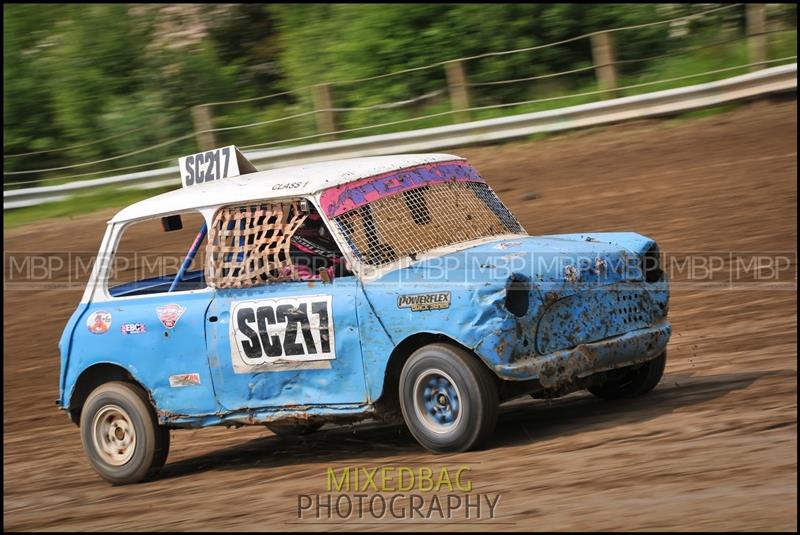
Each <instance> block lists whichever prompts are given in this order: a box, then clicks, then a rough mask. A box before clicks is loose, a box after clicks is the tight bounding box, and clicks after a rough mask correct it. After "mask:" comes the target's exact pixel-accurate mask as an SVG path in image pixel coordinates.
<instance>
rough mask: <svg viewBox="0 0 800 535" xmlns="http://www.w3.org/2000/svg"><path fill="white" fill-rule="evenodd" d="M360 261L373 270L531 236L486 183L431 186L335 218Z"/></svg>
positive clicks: (400, 194) (369, 204)
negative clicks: (485, 241)
mask: <svg viewBox="0 0 800 535" xmlns="http://www.w3.org/2000/svg"><path fill="white" fill-rule="evenodd" d="M334 221H335V222H336V224H337V225H338V227H339V229H340V230H341V232H342V233H343V234H344V236H345V238H346V239H347V241H348V242H349V244H350V246H351V247H352V249H353V251H354V253H355V254H356V256H357V257H358V258H359V259H360V260H361V261H362V262H365V263H367V264H370V265H380V264H385V263H387V262H391V261H393V260H396V259H398V258H402V257H405V256H411V257H412V258H413V257H414V255H416V254H419V253H423V252H425V251H428V250H430V249H434V248H436V247H444V246H447V245H453V244H456V243H461V242H466V241H470V240H475V239H478V238H482V237H488V236H497V235H501V234H524V233H525V231H524V229H523V228H522V226H521V225H520V224H519V222H517V220H516V219H515V218H514V216H513V215H512V214H511V212H509V210H508V208H506V207H505V205H504V204H503V203H502V202H501V201H500V199H498V198H497V196H496V195H495V194H494V192H493V191H492V190H491V188H490V187H489V186H488V185H487V184H486V183H484V182H472V181H470V182H466V181H447V182H439V183H431V184H427V185H423V186H420V187H416V188H413V189H409V190H406V191H403V192H402V193H397V194H394V195H390V196H387V197H384V198H381V199H378V200H375V201H372V202H370V203H368V204H364V205H362V206H359V207H358V208H355V209H353V210H350V211H348V212H346V213H344V214H341V215H339V216H338V217H336V218H334Z"/></svg>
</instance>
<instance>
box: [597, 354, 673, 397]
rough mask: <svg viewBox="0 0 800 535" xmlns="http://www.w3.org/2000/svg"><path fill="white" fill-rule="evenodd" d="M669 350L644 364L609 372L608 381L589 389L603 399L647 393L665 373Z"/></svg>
mask: <svg viewBox="0 0 800 535" xmlns="http://www.w3.org/2000/svg"><path fill="white" fill-rule="evenodd" d="M666 364H667V352H666V351H664V352H663V353H662V354H661V355H659V356H657V357H656V358H654V359H652V360H648V361H647V362H645V363H644V364H638V365H635V366H628V367H626V368H620V369H619V370H614V371H613V372H611V373H609V374H608V377H607V379H606V381H605V382H604V383H602V384H600V385H596V386H592V387H590V388H589V389H588V390H589V392H591V393H592V394H594V395H595V396H597V397H599V398H602V399H621V398H632V397H636V396H641V395H644V394H647V393H648V392H650V391H651V390H652V389H654V388H655V387H656V385H657V384H658V382H659V381H660V380H661V376H662V375H664V367H665V366H666Z"/></svg>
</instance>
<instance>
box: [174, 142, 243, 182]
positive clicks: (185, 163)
mask: <svg viewBox="0 0 800 535" xmlns="http://www.w3.org/2000/svg"><path fill="white" fill-rule="evenodd" d="M178 167H179V169H180V172H181V183H182V185H183V187H184V188H190V187H195V186H199V185H201V184H205V183H208V182H214V181H216V180H220V179H223V178H229V177H234V176H239V175H244V174H247V173H255V172H256V171H258V170H257V169H256V168H255V166H254V165H253V164H252V163H250V162H249V161H248V160H247V158H245V157H244V155H243V154H242V153H241V152H240V151H239V149H237V148H236V146H234V145H230V146H228V147H221V148H218V149H212V150H207V151H203V152H198V153H197V154H192V155H190V156H183V157H181V158H179V159H178Z"/></svg>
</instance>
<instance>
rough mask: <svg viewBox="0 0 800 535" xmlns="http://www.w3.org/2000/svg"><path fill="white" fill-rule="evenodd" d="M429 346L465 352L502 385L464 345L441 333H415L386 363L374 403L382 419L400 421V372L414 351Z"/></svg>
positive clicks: (485, 365) (396, 347)
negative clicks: (451, 348)
mask: <svg viewBox="0 0 800 535" xmlns="http://www.w3.org/2000/svg"><path fill="white" fill-rule="evenodd" d="M429 344H448V345H451V346H454V347H457V348H459V349H462V350H464V351H466V352H467V353H469V354H470V355H472V357H473V358H474V359H475V360H476V361H478V362H480V364H481V365H482V366H484V367H485V368H486V369H487V370H489V371H490V372H492V373H491V375H492V377H494V379H495V381H496V382H497V385H498V387H499V386H500V384H501V383H502V381H501V380H500V378H499V377H497V374H495V373H494V372H493V371H492V369H491V368H490V367H489V366H488V365H487V364H486V362H485V361H484V360H483V359H482V358H481V357H480V355H478V354H477V353H475V351H473V350H472V349H470V348H469V347H467V346H465V345H464V344H461V343H459V342H458V340H455V339H453V338H451V337H449V336H447V335H445V334H441V333H430V332H422V333H415V334H412V335H411V336H408V337H407V338H405V339H404V340H403V341H402V342H400V343H399V344H397V345H396V346H395V348H394V349H393V350H392V353H391V355H389V359H388V361H387V363H386V368H385V370H384V375H383V385H382V388H381V394H380V396H379V397H378V400H377V401H376V406H377V407H378V412H379V413H380V414H381V415H382V417H383V418H384V419H387V420H392V421H394V420H397V421H402V418H403V416H402V413H401V411H400V399H399V397H398V392H397V385H399V384H400V372H401V371H402V370H403V366H404V365H405V363H406V361H407V360H408V359H409V358H410V357H411V355H412V354H413V353H414V352H415V351H416V350H418V349H420V348H421V347H424V346H426V345H429Z"/></svg>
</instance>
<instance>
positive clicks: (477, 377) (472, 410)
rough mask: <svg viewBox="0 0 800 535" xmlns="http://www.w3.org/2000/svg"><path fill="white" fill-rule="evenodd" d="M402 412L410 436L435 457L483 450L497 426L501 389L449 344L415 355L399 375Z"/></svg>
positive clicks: (429, 347)
mask: <svg viewBox="0 0 800 535" xmlns="http://www.w3.org/2000/svg"><path fill="white" fill-rule="evenodd" d="M399 394H400V408H401V410H402V412H403V419H404V420H405V423H406V425H407V426H408V429H409V431H410V432H411V434H412V435H413V436H414V438H415V439H417V441H418V442H419V443H420V444H421V445H422V446H424V447H425V448H426V449H428V450H430V451H433V452H458V451H466V450H469V449H472V448H475V447H477V446H478V445H480V444H481V443H482V442H483V441H484V440H485V439H486V438H488V436H489V435H490V434H491V433H492V431H493V430H494V428H495V424H496V423H497V406H498V395H497V384H496V383H495V380H494V378H493V377H492V376H491V374H490V372H489V371H488V370H487V369H486V368H485V367H484V366H483V364H482V363H481V362H479V361H478V359H476V358H475V357H474V356H472V355H470V354H469V353H467V352H466V351H464V350H462V349H460V348H457V347H454V346H451V345H448V344H430V345H427V346H424V347H422V348H420V349H418V350H417V351H415V352H414V353H413V354H412V355H411V357H410V358H409V359H408V361H406V363H405V365H404V366H403V370H402V371H401V373H400V384H399Z"/></svg>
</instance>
